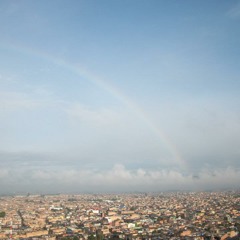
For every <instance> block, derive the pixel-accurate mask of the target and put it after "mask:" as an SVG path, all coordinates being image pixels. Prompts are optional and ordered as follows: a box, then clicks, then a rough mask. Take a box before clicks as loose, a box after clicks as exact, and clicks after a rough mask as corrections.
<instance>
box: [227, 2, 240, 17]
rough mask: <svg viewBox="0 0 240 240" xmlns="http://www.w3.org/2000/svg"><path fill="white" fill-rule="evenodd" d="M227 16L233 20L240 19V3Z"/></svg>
mask: <svg viewBox="0 0 240 240" xmlns="http://www.w3.org/2000/svg"><path fill="white" fill-rule="evenodd" d="M227 15H228V16H229V17H231V18H239V17H240V3H238V4H236V5H235V6H233V7H232V8H231V9H230V10H229V11H228V12H227Z"/></svg>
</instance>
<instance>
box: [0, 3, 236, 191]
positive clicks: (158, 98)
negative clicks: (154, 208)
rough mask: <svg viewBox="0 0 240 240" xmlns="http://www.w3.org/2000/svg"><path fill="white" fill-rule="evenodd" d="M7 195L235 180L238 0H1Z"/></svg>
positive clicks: (0, 92)
mask: <svg viewBox="0 0 240 240" xmlns="http://www.w3.org/2000/svg"><path fill="white" fill-rule="evenodd" d="M0 21H1V23H2V24H1V26H0V52H1V54H0V129H1V134H0V142H1V145H0V194H5V193H6V194H8V193H9V194H10V193H16V192H35V193H51V192H117V191H119V192H134V191H167V190H208V189H223V188H238V187H239V181H240V166H239V158H240V150H239V142H240V111H239V105H240V98H239V89H240V81H239V73H240V67H239V62H240V61H239V60H240V59H239V58H240V57H239V56H240V48H239V37H240V29H239V21H240V1H236V0H230V1H216V0H214V1H211V2H209V1H195V2H192V1H184V2H179V1H154V0H151V1H108V0H106V1H71V2H69V1H51V2H49V1H41V2H37V1H27V0H24V1H21V2H19V1H11V2H9V1H2V2H1V3H0Z"/></svg>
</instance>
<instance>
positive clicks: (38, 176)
mask: <svg viewBox="0 0 240 240" xmlns="http://www.w3.org/2000/svg"><path fill="white" fill-rule="evenodd" d="M11 171H12V172H11ZM11 171H9V170H7V169H5V170H3V171H1V172H0V178H1V179H3V178H4V180H5V181H8V179H9V178H11V181H10V182H12V183H14V185H15V187H18V189H24V187H25V186H26V183H28V184H27V185H28V188H32V189H34V190H35V191H45V192H49V191H51V186H52V187H53V186H54V187H55V189H58V191H60V192H71V191H72V192H77V191H79V192H81V191H90V192H101V191H116V192H117V191H165V190H207V189H222V188H236V187H238V183H239V181H240V170H239V169H234V168H231V167H228V168H226V169H216V170H209V169H203V170H201V171H200V172H199V173H198V175H193V174H188V175H185V174H182V173H181V172H178V171H175V170H144V169H141V168H139V169H136V170H129V169H126V168H125V167H124V166H123V165H121V164H116V165H114V166H113V168H112V169H109V170H103V171H97V170H89V169H82V170H76V169H65V170H64V169H62V170H60V169H59V170H44V169H39V170H29V169H28V170H24V171H25V172H24V171H20V173H19V172H17V171H16V170H11ZM26 172H28V173H26ZM223 176H224V177H223ZM24 179H25V180H24ZM26 179H27V182H26ZM19 180H21V181H20V182H17V181H19ZM1 182H2V181H1ZM22 183H23V184H22ZM24 184H25V185H24ZM0 185H3V183H1V184H0ZM48 186H49V187H48ZM1 187H2V189H3V186H1ZM54 187H53V189H54ZM15 190H16V189H15ZM25 190H26V191H27V189H25Z"/></svg>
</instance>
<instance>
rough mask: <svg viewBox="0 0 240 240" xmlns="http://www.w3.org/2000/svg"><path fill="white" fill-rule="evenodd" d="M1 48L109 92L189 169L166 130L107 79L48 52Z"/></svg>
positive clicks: (16, 46)
mask: <svg viewBox="0 0 240 240" xmlns="http://www.w3.org/2000/svg"><path fill="white" fill-rule="evenodd" d="M0 47H1V48H4V49H8V50H10V51H13V52H16V53H19V54H23V55H28V56H31V57H34V58H39V59H41V60H44V61H47V62H49V63H51V64H55V65H56V66H59V67H62V68H64V69H66V70H68V71H70V72H72V73H74V74H76V75H77V76H79V78H80V79H84V80H85V81H89V82H91V83H92V84H94V85H95V86H97V87H99V88H100V89H102V90H103V91H106V92H108V93H109V94H111V95H112V96H113V97H114V98H116V99H117V100H119V101H120V102H121V103H122V104H124V105H125V106H126V107H127V108H129V109H130V110H131V111H132V112H133V113H134V114H135V115H136V116H138V117H139V118H140V119H141V120H142V121H143V122H144V123H145V125H146V127H147V128H148V129H149V130H150V131H151V132H152V133H153V134H154V135H156V136H157V138H158V139H159V141H160V143H161V144H163V146H164V147H165V148H166V150H167V151H169V153H170V154H171V156H172V160H173V161H174V163H175V164H176V165H177V167H181V168H182V169H185V168H186V167H187V166H186V162H185V161H184V160H183V158H182V157H181V154H180V152H179V151H178V149H177V147H176V146H175V144H174V143H173V141H172V140H171V139H170V138H169V137H168V136H167V134H166V133H165V132H164V130H163V129H162V128H160V127H159V126H158V125H157V124H155V123H154V121H153V120H152V119H151V117H150V116H149V114H147V113H146V111H144V110H143V109H142V108H141V107H140V106H139V105H138V104H136V103H135V102H133V101H132V100H131V99H130V98H129V97H128V96H126V95H125V94H124V93H122V92H121V91H120V90H119V89H118V88H117V87H115V86H113V85H112V84H110V83H109V82H108V81H106V80H105V79H103V78H101V77H100V76H98V75H96V74H94V73H93V72H91V71H87V70H86V69H84V68H83V67H81V66H80V65H79V64H74V63H71V62H68V61H66V60H64V59H61V58H59V57H56V56H54V55H51V54H49V53H47V52H43V51H39V50H37V49H33V48H30V47H28V46H24V45H21V44H19V43H4V44H2V43H1V44H0Z"/></svg>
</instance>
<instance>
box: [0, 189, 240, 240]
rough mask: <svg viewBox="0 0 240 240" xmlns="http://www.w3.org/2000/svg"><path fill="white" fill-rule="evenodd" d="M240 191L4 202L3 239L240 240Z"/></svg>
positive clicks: (0, 202)
mask: <svg viewBox="0 0 240 240" xmlns="http://www.w3.org/2000/svg"><path fill="white" fill-rule="evenodd" d="M239 231H240V192H239V191H225V192H166V193H137V194H81V195H64V194H58V195H31V194H28V195H25V196H20V195H19V196H2V197H1V198H0V239H32V240H34V239H48V240H55V239H73V240H77V239H82V240H84V239H88V240H94V239H96V240H102V239H176V240H177V239H196V240H197V239H221V240H224V239H240V235H239Z"/></svg>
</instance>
